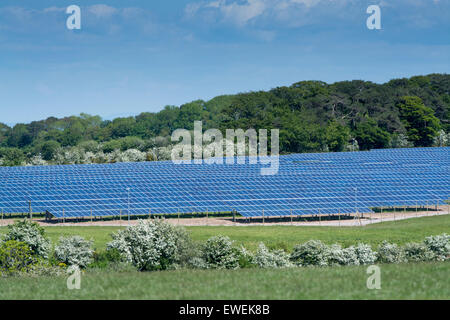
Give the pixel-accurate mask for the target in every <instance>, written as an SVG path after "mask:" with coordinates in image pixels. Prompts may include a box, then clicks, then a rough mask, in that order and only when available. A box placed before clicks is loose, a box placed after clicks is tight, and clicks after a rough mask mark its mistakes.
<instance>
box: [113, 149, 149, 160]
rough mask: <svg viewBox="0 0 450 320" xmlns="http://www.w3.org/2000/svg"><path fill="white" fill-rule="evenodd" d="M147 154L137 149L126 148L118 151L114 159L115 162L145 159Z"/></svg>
mask: <svg viewBox="0 0 450 320" xmlns="http://www.w3.org/2000/svg"><path fill="white" fill-rule="evenodd" d="M146 159H147V154H146V153H145V152H142V151H139V150H137V149H128V150H126V151H124V152H120V153H119V154H118V156H117V158H116V159H115V160H116V161H117V162H139V161H145V160H146Z"/></svg>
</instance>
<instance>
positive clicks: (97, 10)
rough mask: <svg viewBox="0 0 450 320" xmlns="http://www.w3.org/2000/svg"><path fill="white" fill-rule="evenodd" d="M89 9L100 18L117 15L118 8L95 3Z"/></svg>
mask: <svg viewBox="0 0 450 320" xmlns="http://www.w3.org/2000/svg"><path fill="white" fill-rule="evenodd" d="M88 11H89V12H90V13H92V14H93V15H95V16H96V17H98V18H110V17H112V16H113V15H115V14H116V13H117V12H118V10H117V9H116V8H114V7H111V6H108V5H106V4H95V5H92V6H90V7H88Z"/></svg>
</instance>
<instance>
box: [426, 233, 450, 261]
mask: <svg viewBox="0 0 450 320" xmlns="http://www.w3.org/2000/svg"><path fill="white" fill-rule="evenodd" d="M423 243H424V244H425V246H426V247H427V248H428V250H430V251H432V252H433V253H434V256H435V259H436V260H438V261H445V260H447V259H450V235H448V234H446V233H443V234H441V235H437V236H430V237H426V238H425V240H424V242H423Z"/></svg>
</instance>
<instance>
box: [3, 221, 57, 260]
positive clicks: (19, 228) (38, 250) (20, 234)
mask: <svg viewBox="0 0 450 320" xmlns="http://www.w3.org/2000/svg"><path fill="white" fill-rule="evenodd" d="M7 228H8V232H7V233H6V235H5V238H4V240H5V241H8V240H15V241H20V242H24V243H26V244H27V245H28V247H29V248H30V249H31V251H32V253H33V254H34V255H37V256H39V257H42V258H44V259H47V258H48V256H49V253H50V249H51V244H50V240H48V239H47V237H46V235H45V231H44V228H42V227H41V226H39V225H38V224H37V223H36V222H31V221H29V220H25V219H24V220H20V221H15V222H14V224H10V225H8V227H7Z"/></svg>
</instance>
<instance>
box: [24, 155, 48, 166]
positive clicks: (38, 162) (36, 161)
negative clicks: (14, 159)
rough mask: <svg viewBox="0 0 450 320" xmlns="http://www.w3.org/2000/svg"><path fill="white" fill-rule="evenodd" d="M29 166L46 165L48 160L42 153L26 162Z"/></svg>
mask: <svg viewBox="0 0 450 320" xmlns="http://www.w3.org/2000/svg"><path fill="white" fill-rule="evenodd" d="M26 165H27V166H46V165H48V162H47V161H46V160H44V159H42V157H41V155H40V154H39V155H37V156H34V157H32V158H31V159H30V160H29V161H28V162H27V164H26Z"/></svg>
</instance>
